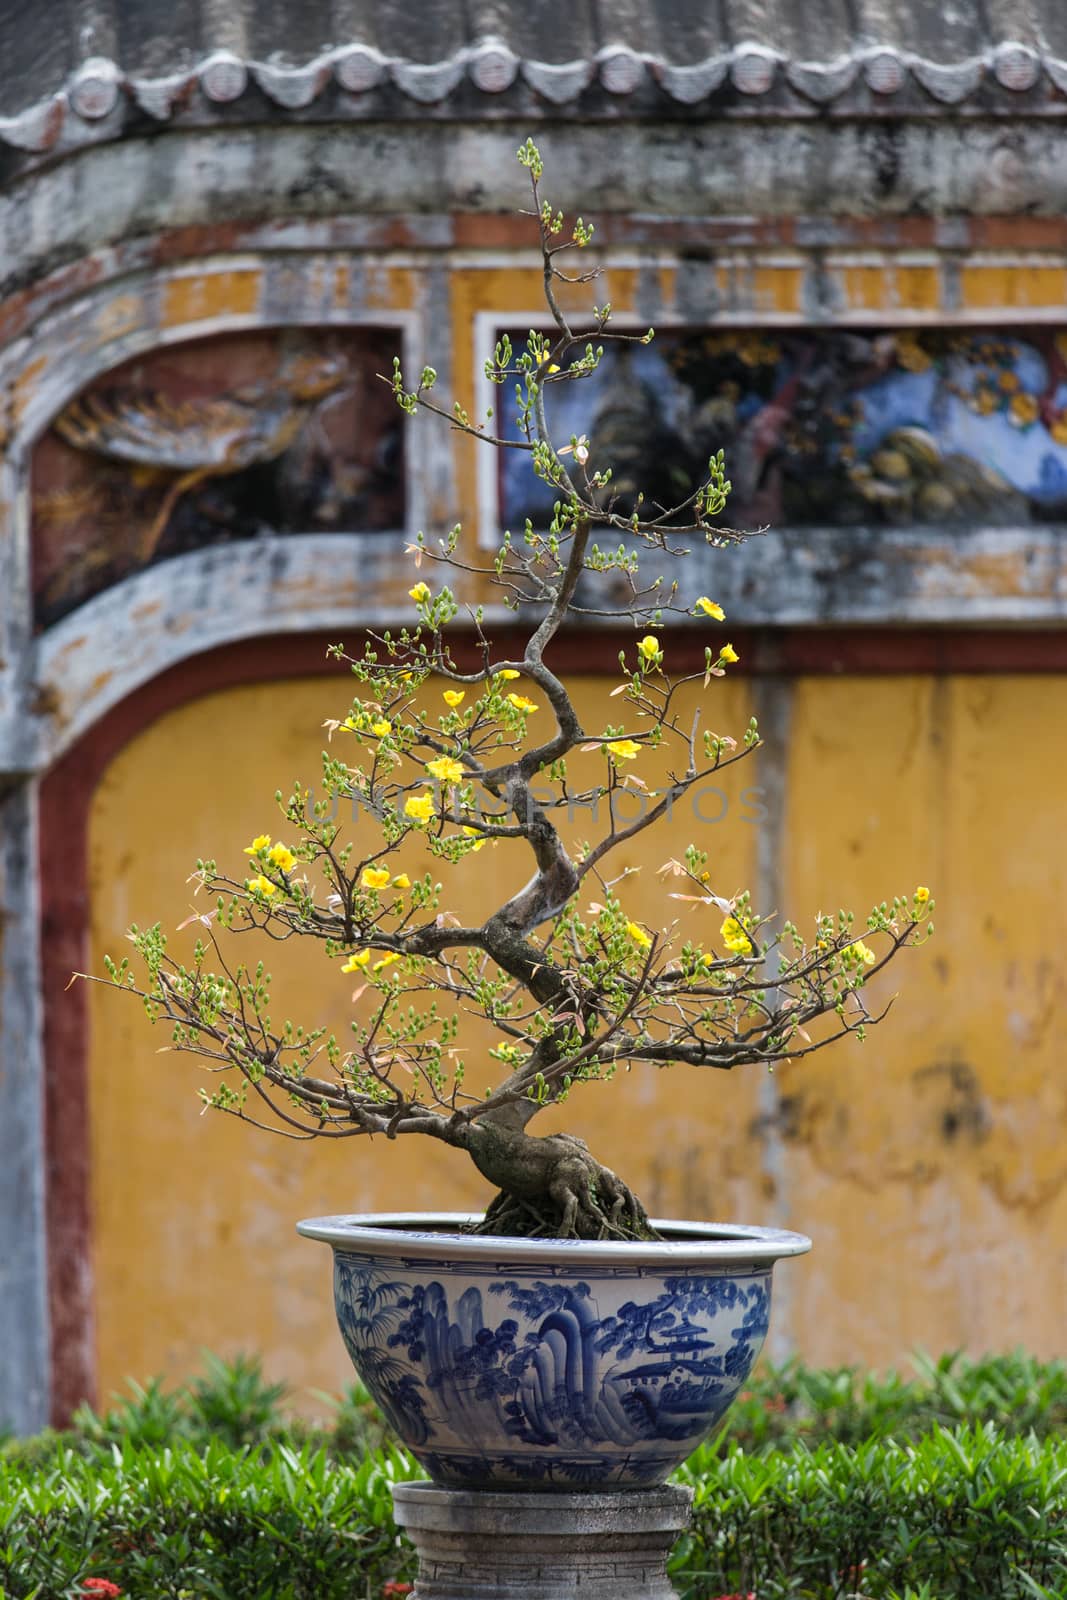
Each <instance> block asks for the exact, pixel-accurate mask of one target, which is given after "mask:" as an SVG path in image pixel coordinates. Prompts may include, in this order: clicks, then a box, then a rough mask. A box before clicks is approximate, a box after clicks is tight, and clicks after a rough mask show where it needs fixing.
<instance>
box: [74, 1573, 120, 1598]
mask: <svg viewBox="0 0 1067 1600" xmlns="http://www.w3.org/2000/svg"><path fill="white" fill-rule="evenodd" d="M121 1593H122V1590H121V1589H120V1588H119V1586H118V1584H117V1583H112V1581H111V1579H110V1578H85V1579H83V1581H82V1594H96V1595H100V1596H101V1600H116V1596H117V1595H120V1594H121Z"/></svg>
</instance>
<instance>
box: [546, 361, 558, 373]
mask: <svg viewBox="0 0 1067 1600" xmlns="http://www.w3.org/2000/svg"><path fill="white" fill-rule="evenodd" d="M548 370H549V372H558V371H559V362H558V361H550V362H549V364H548Z"/></svg>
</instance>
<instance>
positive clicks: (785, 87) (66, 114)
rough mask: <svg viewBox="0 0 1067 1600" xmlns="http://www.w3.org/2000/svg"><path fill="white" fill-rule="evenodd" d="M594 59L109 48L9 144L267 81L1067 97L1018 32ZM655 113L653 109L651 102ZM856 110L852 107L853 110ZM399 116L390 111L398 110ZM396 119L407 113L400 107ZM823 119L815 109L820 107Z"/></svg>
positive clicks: (292, 98)
mask: <svg viewBox="0 0 1067 1600" xmlns="http://www.w3.org/2000/svg"><path fill="white" fill-rule="evenodd" d="M609 40H610V42H608V43H606V44H604V45H602V46H601V47H600V48H599V49H598V50H597V51H596V53H595V54H590V55H587V56H577V57H575V58H573V59H572V60H569V61H542V60H538V59H536V58H533V57H529V56H527V57H523V56H522V55H520V54H518V53H516V51H515V49H514V48H513V47H512V45H511V43H510V42H509V40H508V39H507V37H506V36H505V35H504V34H503V33H501V32H494V33H485V34H482V35H481V36H479V37H477V38H476V39H475V40H474V41H473V42H471V43H470V44H465V45H463V46H461V47H460V48H459V49H457V50H455V51H454V52H453V53H452V54H450V55H447V56H443V57H442V58H441V59H440V60H438V61H416V60H413V59H411V58H410V57H409V56H403V55H401V56H388V55H385V54H383V53H382V51H381V50H379V49H377V48H376V47H375V46H374V45H372V44H369V43H366V42H364V41H362V40H353V41H352V42H351V43H349V44H343V45H331V46H329V47H328V48H327V49H325V50H322V51H320V52H319V53H318V54H316V55H315V56H313V57H312V58H311V59H309V60H308V61H306V62H303V63H298V64H295V65H292V64H281V63H280V62H279V61H277V60H275V59H273V58H272V59H266V60H258V59H257V60H253V59H245V58H244V57H243V56H241V55H238V54H235V53H234V52H233V51H232V50H221V49H220V50H214V51H211V52H210V53H209V54H207V55H205V56H203V57H202V58H201V59H200V60H199V61H195V62H194V63H192V64H190V65H189V66H188V67H186V68H184V69H178V70H174V69H171V70H169V71H164V72H161V73H160V74H158V75H151V74H141V73H127V72H126V71H125V70H124V69H123V67H122V66H121V64H120V63H118V62H116V61H114V60H112V59H111V58H109V57H107V56H103V55H91V56H88V57H87V58H86V59H85V60H84V61H83V62H82V63H81V64H80V65H79V66H78V68H77V69H76V70H75V71H74V72H73V73H71V74H70V76H69V77H68V78H67V81H66V83H65V84H64V85H63V86H62V87H61V88H59V89H57V90H55V91H54V92H53V93H51V94H49V95H47V96H45V97H43V98H42V99H41V100H39V101H37V102H35V103H33V104H31V105H29V106H25V107H23V108H21V109H20V110H19V111H17V112H16V113H14V114H13V115H11V116H0V144H6V145H10V146H14V147H15V148H16V149H20V150H25V151H27V152H30V153H31V154H40V153H43V152H45V151H49V150H53V149H56V148H58V149H61V150H66V149H74V148H77V147H78V146H80V145H82V144H85V143H86V142H88V141H89V140H90V139H93V138H95V139H96V140H100V139H107V138H108V137H111V136H113V135H114V134H115V133H119V132H121V131H122V126H123V121H124V118H123V110H124V103H125V102H128V103H130V104H133V105H136V106H137V107H139V108H140V109H141V110H142V111H144V112H147V113H148V115H149V116H151V117H153V118H154V119H155V120H156V121H157V122H165V121H167V120H168V119H169V118H171V117H173V116H177V115H180V114H181V113H182V112H183V111H184V110H186V109H189V110H191V111H193V112H194V113H195V112H196V111H197V109H198V107H199V116H198V118H197V120H198V121H202V120H203V116H204V110H205V107H204V105H203V100H200V96H201V95H202V96H203V99H204V100H206V101H207V102H208V103H209V105H211V104H213V105H218V106H223V105H228V104H231V103H232V102H234V101H236V100H239V99H240V98H241V96H242V95H243V94H244V93H245V91H246V90H247V88H248V86H249V84H250V82H254V83H255V84H256V86H257V87H258V88H259V90H260V91H261V92H262V94H264V95H265V96H266V97H267V99H268V100H270V101H272V102H273V103H274V104H275V105H277V106H279V107H280V108H281V109H282V110H283V111H294V112H299V111H302V110H305V109H306V108H307V107H309V106H311V105H313V104H314V103H315V102H316V101H317V100H319V99H320V98H321V97H323V96H324V94H325V93H326V91H327V90H328V89H329V88H330V85H331V83H334V82H336V84H337V85H338V86H339V87H340V88H341V89H342V90H343V91H345V93H346V94H347V95H351V96H359V95H364V94H367V93H368V92H370V91H371V90H374V89H377V88H379V87H382V86H385V85H386V84H387V83H388V82H389V81H390V80H391V82H392V83H393V84H395V85H396V87H397V88H398V89H399V90H400V92H401V93H402V94H404V95H406V96H407V97H408V98H409V99H410V100H413V101H416V102H417V103H419V104H423V105H429V104H435V103H436V104H440V103H441V102H442V101H444V100H446V99H447V98H448V97H449V96H450V95H452V94H453V92H454V91H456V90H457V89H458V88H459V87H460V85H461V84H462V83H463V82H464V80H465V79H469V81H470V83H471V84H472V85H473V86H474V88H475V89H476V90H478V91H480V92H481V93H482V94H486V95H499V94H502V93H504V92H506V91H507V90H508V89H511V88H512V87H513V86H516V85H517V84H518V83H519V82H520V80H521V81H524V82H525V83H526V84H528V85H529V86H530V87H531V88H532V89H533V90H534V91H535V92H536V93H537V94H538V95H539V96H540V97H541V98H542V99H543V100H544V101H545V102H547V105H546V107H545V108H544V109H546V110H550V109H551V108H552V107H555V106H560V107H562V106H566V105H570V104H573V103H574V102H575V101H577V100H578V99H579V97H580V96H581V95H582V93H583V92H584V91H585V90H586V89H587V88H588V87H589V86H590V85H591V84H592V83H594V81H598V82H599V85H600V87H601V88H602V89H604V90H606V91H607V93H608V94H609V95H611V96H613V97H616V98H618V99H625V97H626V96H628V95H633V94H636V93H639V92H640V91H641V90H642V88H643V87H646V86H647V82H648V79H649V77H651V78H652V80H653V81H654V82H655V83H656V84H658V85H659V86H660V88H661V89H662V91H663V92H664V94H666V95H667V96H668V97H669V98H670V99H671V100H673V101H674V102H675V103H676V104H679V105H686V106H691V105H697V104H699V103H700V101H702V100H704V99H706V98H708V97H709V96H711V95H713V94H715V93H716V92H717V91H718V90H719V89H720V88H721V87H722V85H723V83H724V81H725V80H726V79H727V76H729V79H730V81H731V82H732V85H733V87H734V89H735V90H736V91H737V97H736V98H735V97H730V98H729V99H728V100H727V101H726V102H725V103H724V105H723V114H724V115H725V116H733V115H737V114H739V113H740V114H742V115H743V114H745V113H746V112H747V111H748V110H749V105H748V104H747V102H750V101H753V100H758V99H760V98H761V97H763V96H765V95H770V94H771V93H772V92H773V91H775V90H776V89H778V90H779V91H781V92H779V93H778V94H776V95H775V99H774V106H773V109H774V111H775V113H776V114H780V115H784V116H788V115H804V114H805V108H804V106H803V104H802V103H801V101H800V100H797V99H794V98H792V97H791V94H790V91H791V92H792V95H795V96H801V97H803V99H805V100H807V101H809V102H812V103H813V104H814V106H816V107H824V106H832V105H833V104H834V103H835V102H839V101H841V100H842V99H843V97H844V96H846V95H847V94H848V92H849V90H850V89H852V87H853V85H855V84H857V83H858V84H859V86H860V101H859V102H858V104H857V106H856V107H855V109H858V110H859V111H860V112H862V111H863V109H864V105H865V104H866V105H869V104H870V102H868V101H864V100H863V98H862V96H863V90H864V89H866V90H867V91H869V92H870V94H872V95H873V96H875V97H876V104H875V107H874V108H875V109H877V101H885V100H886V99H887V98H888V97H890V96H892V95H896V94H900V93H902V92H904V91H906V90H907V88H908V87H909V84H910V83H912V82H914V83H916V84H919V85H920V86H921V87H922V88H923V90H925V92H926V94H927V95H929V96H930V97H931V98H932V100H933V101H935V102H936V103H938V104H939V105H941V106H945V107H947V108H952V109H954V108H955V107H957V106H960V105H962V104H963V103H964V102H965V101H966V100H967V99H968V97H969V96H971V95H972V94H974V93H975V91H976V90H978V89H979V88H980V87H981V86H982V85H983V84H986V85H988V86H989V88H990V89H993V90H994V91H1000V92H1005V93H1006V94H1007V95H1009V96H1011V97H1014V96H1017V95H1025V94H1029V93H1032V92H1033V91H1034V90H1036V89H1037V88H1038V86H1039V85H1040V82H1041V79H1042V75H1043V74H1047V78H1048V81H1049V83H1050V84H1051V85H1052V86H1053V87H1054V88H1055V89H1056V90H1059V91H1061V92H1067V59H1061V58H1060V57H1058V56H1056V55H1054V54H1052V53H1051V52H1049V51H1048V50H1045V49H1039V48H1037V47H1036V46H1035V45H1033V44H1031V43H1029V42H1027V41H1026V40H1023V39H1014V38H1007V39H1002V40H1000V41H999V42H998V43H996V44H994V43H993V41H992V40H989V41H988V42H987V44H986V47H985V49H983V50H979V51H978V52H976V53H972V54H971V55H969V56H967V57H964V58H961V59H959V60H957V61H952V60H943V59H942V60H932V59H930V58H928V57H926V56H924V55H922V54H916V53H914V52H910V51H907V50H902V49H900V48H898V47H897V46H896V45H895V44H893V43H889V42H882V41H879V40H877V39H873V38H870V37H869V36H868V38H867V39H866V41H865V42H864V43H863V44H859V43H858V42H856V43H855V44H854V46H853V47H851V48H848V49H845V50H842V51H841V52H839V53H838V54H837V55H835V56H832V57H829V58H828V59H827V60H825V61H821V60H818V59H798V58H796V57H792V56H789V55H787V54H785V53H783V51H782V50H780V49H777V48H775V47H774V46H773V45H772V44H765V43H763V42H762V41H761V40H758V39H746V40H742V41H741V42H740V43H739V44H737V45H735V46H733V47H732V48H726V47H724V48H722V49H720V50H718V51H715V52H714V53H712V54H711V55H709V56H707V57H706V58H705V59H704V60H700V61H686V62H684V63H680V62H677V61H670V60H668V59H666V58H665V57H663V56H656V55H652V54H650V53H649V52H647V51H639V50H637V49H635V48H634V47H633V46H631V45H628V44H626V43H625V42H624V41H622V40H619V39H611V38H610V35H609ZM1031 104H1034V105H1035V107H1036V109H1037V110H1038V111H1039V112H1040V113H1045V114H1047V113H1053V114H1056V113H1062V112H1064V111H1067V106H1064V105H1063V104H1062V103H1061V101H1060V99H1059V96H1057V95H1055V94H1053V95H1049V96H1047V97H1043V98H1041V100H1040V103H1039V104H1037V103H1036V101H1033V100H1032V101H1031ZM327 105H328V106H329V109H330V111H331V112H332V113H333V114H335V115H339V116H340V117H342V118H343V117H345V116H346V115H351V114H353V112H354V111H355V107H353V106H352V104H351V102H350V101H345V100H344V99H343V98H342V99H340V100H338V99H337V98H336V97H335V98H334V100H332V101H329V102H327ZM643 109H648V107H647V105H645V104H643ZM850 109H853V107H852V106H851V102H850V103H849V104H848V105H847V106H846V107H842V112H845V111H847V110H850ZM388 114H389V113H388V112H387V113H386V115H388ZM394 114H395V113H394ZM808 114H810V113H808Z"/></svg>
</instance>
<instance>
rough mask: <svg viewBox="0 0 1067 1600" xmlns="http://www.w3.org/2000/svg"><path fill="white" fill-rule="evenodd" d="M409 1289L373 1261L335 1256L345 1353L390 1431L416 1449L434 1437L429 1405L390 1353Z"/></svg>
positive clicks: (405, 1365) (336, 1294)
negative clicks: (364, 1262)
mask: <svg viewBox="0 0 1067 1600" xmlns="http://www.w3.org/2000/svg"><path fill="white" fill-rule="evenodd" d="M409 1294H410V1285H409V1284H406V1283H396V1282H391V1281H389V1280H388V1279H383V1278H382V1276H381V1273H380V1272H378V1271H376V1270H375V1264H374V1263H373V1262H372V1263H371V1264H370V1265H369V1266H364V1265H361V1264H360V1263H359V1262H358V1261H356V1260H354V1259H353V1258H352V1257H351V1256H345V1255H342V1254H340V1252H338V1253H337V1254H336V1255H335V1256H334V1302H335V1304H336V1307H337V1321H338V1325H339V1327H340V1329H341V1337H342V1339H343V1340H344V1343H345V1348H346V1350H347V1351H348V1353H349V1355H350V1356H351V1358H352V1361H353V1363H354V1364H355V1366H356V1369H357V1371H358V1372H359V1374H360V1376H361V1377H362V1379H363V1381H364V1383H365V1384H366V1385H367V1388H368V1389H369V1390H370V1392H371V1394H372V1395H373V1396H374V1399H375V1400H376V1401H377V1403H378V1405H379V1406H380V1407H381V1409H382V1411H383V1412H384V1413H385V1416H386V1419H387V1420H388V1423H389V1426H390V1427H391V1428H392V1429H393V1430H394V1431H395V1432H396V1433H398V1434H399V1435H400V1437H401V1438H402V1439H406V1440H408V1441H409V1442H410V1443H411V1444H413V1445H417V1444H423V1443H425V1441H426V1440H427V1439H428V1438H429V1428H428V1426H427V1422H426V1416H425V1403H424V1400H423V1396H422V1391H421V1389H420V1387H419V1383H418V1380H417V1378H416V1376H415V1374H414V1373H413V1372H412V1371H411V1369H410V1365H409V1363H408V1362H406V1361H401V1360H398V1359H397V1358H396V1357H395V1356H391V1355H389V1353H388V1349H389V1346H390V1344H391V1343H392V1337H391V1335H392V1332H393V1330H394V1329H395V1328H396V1326H397V1324H398V1323H400V1322H401V1321H402V1320H403V1317H404V1312H405V1310H406V1308H407V1306H408V1304H409V1298H408V1297H409Z"/></svg>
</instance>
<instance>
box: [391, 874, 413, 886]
mask: <svg viewBox="0 0 1067 1600" xmlns="http://www.w3.org/2000/svg"><path fill="white" fill-rule="evenodd" d="M393 888H394V889H410V888H411V879H410V878H409V877H408V875H407V873H406V872H398V873H397V875H396V877H395V878H394V879H393Z"/></svg>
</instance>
